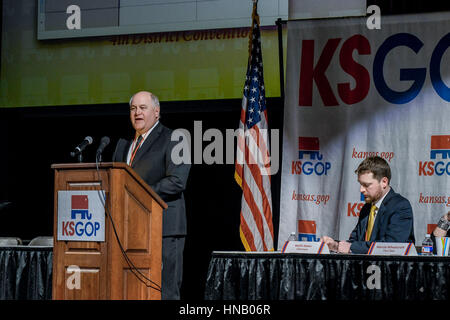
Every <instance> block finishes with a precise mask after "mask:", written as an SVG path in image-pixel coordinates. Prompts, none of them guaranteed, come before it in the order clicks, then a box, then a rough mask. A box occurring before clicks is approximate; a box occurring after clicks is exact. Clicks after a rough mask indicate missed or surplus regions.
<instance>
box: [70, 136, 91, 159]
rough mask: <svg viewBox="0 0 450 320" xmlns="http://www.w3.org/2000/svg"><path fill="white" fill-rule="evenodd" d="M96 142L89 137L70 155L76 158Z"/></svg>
mask: <svg viewBox="0 0 450 320" xmlns="http://www.w3.org/2000/svg"><path fill="white" fill-rule="evenodd" d="M93 141H94V140H92V137H91V136H87V137H86V138H84V140H83V142H82V143H80V144H79V145H78V146H77V147H76V148H75V151H72V152H71V153H70V155H71V156H72V157H75V156H76V155H77V154H80V153H81V151H83V150H84V148H86V147H87V146H88V145H90V144H91V143H92V142H93Z"/></svg>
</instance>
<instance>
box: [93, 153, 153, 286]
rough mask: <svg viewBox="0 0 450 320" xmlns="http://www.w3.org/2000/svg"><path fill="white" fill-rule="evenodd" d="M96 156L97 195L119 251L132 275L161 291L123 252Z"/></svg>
mask: <svg viewBox="0 0 450 320" xmlns="http://www.w3.org/2000/svg"><path fill="white" fill-rule="evenodd" d="M98 160H99V159H98V157H96V158H95V166H96V168H97V175H98V180H99V181H100V190H98V192H99V197H100V199H101V201H102V204H103V207H104V208H105V214H106V216H107V217H108V218H109V220H110V222H111V226H112V228H113V231H114V235H115V237H116V239H117V243H118V244H119V247H120V251H121V252H122V255H123V257H124V259H125V261H126V263H127V265H128V266H129V267H130V270H131V272H132V273H133V275H134V276H135V277H136V278H137V279H138V280H139V281H140V282H142V283H143V284H144V285H145V286H146V287H147V288H152V289H154V290H157V291H159V292H161V286H160V285H159V284H157V283H156V282H154V281H153V280H151V279H149V278H147V276H145V275H144V274H143V273H142V272H141V271H140V270H139V269H138V268H137V267H136V266H135V265H134V263H133V262H132V261H131V260H130V258H129V257H128V255H127V253H126V252H125V250H124V248H123V246H122V243H121V242H120V239H119V235H118V234H117V230H116V226H115V224H114V221H113V218H112V216H111V214H110V212H109V207H108V206H107V205H106V203H107V202H106V194H105V193H104V192H102V190H103V180H102V178H101V177H100V170H99V164H100V162H99V161H98Z"/></svg>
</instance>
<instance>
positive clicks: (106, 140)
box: [96, 136, 110, 161]
mask: <svg viewBox="0 0 450 320" xmlns="http://www.w3.org/2000/svg"><path fill="white" fill-rule="evenodd" d="M109 142H110V139H109V137H106V136H105V137H103V138H102V139H101V140H100V145H99V146H98V149H97V154H96V158H97V159H99V161H102V152H103V150H104V149H105V148H106V146H107V145H108V144H109Z"/></svg>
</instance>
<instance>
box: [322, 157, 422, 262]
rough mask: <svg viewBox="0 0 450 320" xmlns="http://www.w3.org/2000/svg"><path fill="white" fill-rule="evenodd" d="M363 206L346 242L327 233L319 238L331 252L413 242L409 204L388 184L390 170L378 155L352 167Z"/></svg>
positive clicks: (411, 214)
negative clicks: (361, 195)
mask: <svg viewBox="0 0 450 320" xmlns="http://www.w3.org/2000/svg"><path fill="white" fill-rule="evenodd" d="M355 173H356V174H357V175H358V182H359V183H360V185H361V189H360V190H361V193H362V194H363V195H364V199H365V202H366V203H365V205H364V206H363V207H362V209H361V212H360V214H359V219H358V223H357V224H356V227H355V228H354V229H353V231H352V233H351V234H350V238H349V240H348V241H336V240H333V239H332V238H330V237H328V236H324V237H323V241H324V242H325V243H326V244H327V245H328V247H329V249H330V250H331V251H336V252H340V253H350V252H351V253H363V254H364V253H367V251H368V250H369V248H370V245H371V244H372V242H374V241H375V242H413V243H414V241H415V240H414V223H413V213H412V208H411V204H410V203H409V201H408V200H407V199H406V198H404V197H402V196H401V195H400V194H398V193H395V192H394V189H393V188H391V187H390V185H389V183H390V180H391V169H390V167H389V164H388V163H387V162H386V160H384V159H383V158H381V157H378V156H377V157H369V158H367V159H365V160H364V161H363V162H361V164H360V165H359V166H358V169H356V171H355Z"/></svg>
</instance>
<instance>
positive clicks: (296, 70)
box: [278, 13, 450, 249]
mask: <svg viewBox="0 0 450 320" xmlns="http://www.w3.org/2000/svg"><path fill="white" fill-rule="evenodd" d="M449 32H450V13H433V14H421V15H402V16H386V17H384V16H382V18H381V29H378V30H377V29H374V30H369V29H368V28H367V26H366V19H365V18H343V19H328V20H311V21H293V22H289V23H288V53H287V68H286V69H287V80H286V103H285V114H284V137H283V164H282V186H281V204H280V205H281V207H280V212H281V213H280V229H279V237H278V249H280V248H281V247H282V245H283V244H284V242H285V241H286V240H287V238H288V236H289V234H290V233H291V232H293V231H295V232H298V233H299V238H300V239H303V240H304V239H309V240H317V238H319V237H321V236H323V235H328V236H331V237H334V238H336V239H341V240H346V239H348V237H349V235H350V232H351V231H352V230H353V228H354V227H355V225H356V223H357V221H358V215H359V211H360V210H361V208H362V206H363V203H364V201H363V198H361V193H360V191H359V190H360V186H359V184H358V182H357V176H356V174H355V173H354V171H355V169H356V168H357V166H358V165H359V163H360V162H361V161H362V160H363V159H364V158H366V157H368V156H372V155H378V156H381V157H383V158H385V159H386V160H387V161H388V163H389V165H390V166H391V170H392V179H391V186H392V187H393V189H394V190H395V191H396V192H398V193H400V194H401V195H403V196H405V197H406V198H407V199H409V201H410V202H411V205H412V207H413V213H414V231H415V238H416V245H419V244H421V242H422V240H423V239H424V237H425V234H426V233H427V232H430V230H432V228H433V224H435V223H437V221H438V220H439V217H440V216H442V215H443V214H444V213H445V212H447V211H448V210H450V187H449V186H450V183H449V181H450V180H449V176H450V103H449V101H450V88H449V87H450V48H449V46H450V33H449Z"/></svg>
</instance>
